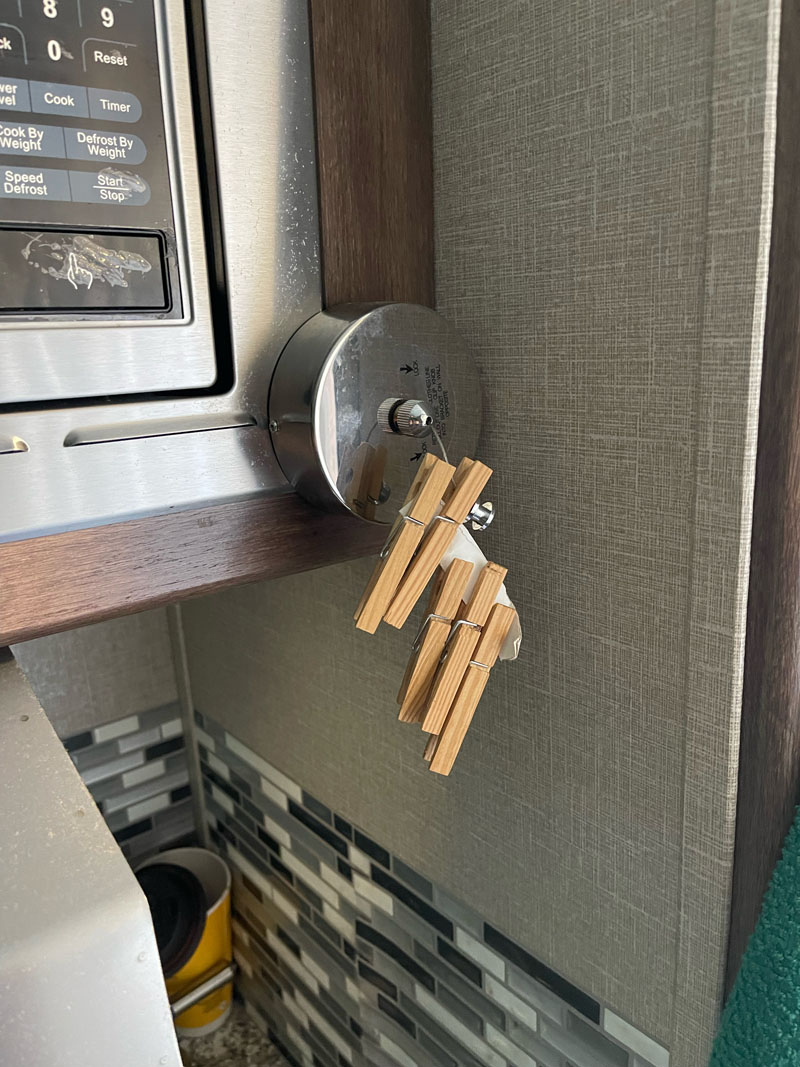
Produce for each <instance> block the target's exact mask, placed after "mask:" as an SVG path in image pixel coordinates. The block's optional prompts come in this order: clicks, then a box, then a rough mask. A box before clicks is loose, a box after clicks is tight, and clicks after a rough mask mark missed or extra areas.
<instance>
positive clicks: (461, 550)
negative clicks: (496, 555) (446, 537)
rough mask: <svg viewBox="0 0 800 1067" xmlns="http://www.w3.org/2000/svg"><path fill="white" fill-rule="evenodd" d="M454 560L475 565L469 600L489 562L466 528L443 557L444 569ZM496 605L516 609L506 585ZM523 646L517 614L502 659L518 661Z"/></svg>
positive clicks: (463, 528) (465, 594) (501, 650)
mask: <svg viewBox="0 0 800 1067" xmlns="http://www.w3.org/2000/svg"><path fill="white" fill-rule="evenodd" d="M454 559H466V560H469V561H470V563H474V564H475V566H474V567H473V568H472V574H471V575H470V578H469V581H468V582H467V589H466V592H465V593H464V599H465V600H469V598H470V596H471V595H472V590H473V589H474V588H475V583H476V582H477V581H478V575H479V574H480V573H481V571H482V570H483V568H484V567H485V566H486V564H487V563H488V562H489V561H488V560H487V558H486V556H484V554H483V552H481V550H480V549H479V548H478V545H477V542H476V541H475V538H474V537H473V536H472V534H471V533H470V532H469V530H468V529H467V528H466V526H459V527H458V530H457V531H456V536H455V537H454V538H453V541H452V544H451V545H450V547H449V548H448V550H447V551H446V552H445V554H444V556H443V557H442V563H441V565H442V567H443V568H444V569H445V570H447V568H448V567H449V566H450V564H451V563H452V562H453V560H454ZM495 603H496V604H508V605H509V606H510V607H512V608H513V607H514V602H513V601H512V600H511V597H510V596H509V595H508V593H507V591H506V587H505V584H504V585H502V586H501V587H500V592H499V593H498V594H497V599H496V600H495ZM521 644H522V627H521V626H520V623H519V613H517V615H516V617H515V619H514V622H513V623H512V624H511V629H510V630H509V631H508V636H507V637H506V639H505V641H504V642H503V647H502V648H501V649H500V659H505V660H511V659H516V658H517V656H518V655H519V649H520V645H521Z"/></svg>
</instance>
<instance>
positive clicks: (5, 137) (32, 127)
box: [0, 120, 64, 159]
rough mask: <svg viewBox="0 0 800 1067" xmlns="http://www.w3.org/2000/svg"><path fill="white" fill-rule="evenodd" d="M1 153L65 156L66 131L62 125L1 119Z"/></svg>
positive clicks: (51, 157) (50, 156)
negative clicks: (42, 124) (44, 124)
mask: <svg viewBox="0 0 800 1067" xmlns="http://www.w3.org/2000/svg"><path fill="white" fill-rule="evenodd" d="M0 155H3V156H48V157H49V158H50V159H63V158H64V131H63V130H62V129H61V127H60V126H39V125H38V124H34V123H32V122H18V121H16V120H15V121H12V122H6V121H4V120H0Z"/></svg>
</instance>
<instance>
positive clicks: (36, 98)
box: [0, 0, 321, 540]
mask: <svg viewBox="0 0 800 1067" xmlns="http://www.w3.org/2000/svg"><path fill="white" fill-rule="evenodd" d="M0 46H1V47H2V51H0V540H16V539H19V538H27V537H31V536H38V535H41V534H44V533H48V532H52V531H54V530H56V529H57V530H65V529H71V528H76V527H80V526H85V525H94V524H99V523H107V522H112V521H116V520H120V519H124V518H131V517H134V516H140V515H147V514H154V513H158V512H161V511H165V510H170V509H175V508H188V507H193V506H198V505H202V504H206V503H210V502H216V501H224V500H230V499H240V498H246V497H248V496H253V495H257V494H260V493H263V492H264V491H267V490H270V489H273V488H282V487H284V486H286V479H285V478H284V477H283V475H282V474H281V472H280V469H279V467H278V465H277V463H276V461H275V458H274V455H273V452H272V448H271V445H270V441H269V432H268V428H267V426H266V411H267V391H268V386H269V380H270V377H271V374H272V371H273V369H274V366H275V362H276V360H277V358H278V355H279V354H280V352H281V350H282V348H283V346H284V345H285V344H286V341H287V340H288V338H289V337H291V335H292V333H293V332H294V331H295V330H296V329H297V328H298V327H299V325H300V324H302V323H303V322H304V321H306V320H307V319H308V318H309V317H310V316H312V315H313V314H314V313H315V312H317V311H319V310H320V308H321V284H320V269H319V230H318V207H317V188H316V166H315V151H314V126H313V102H312V87H311V57H310V46H309V35H308V16H307V6H306V4H305V3H301V2H296V0H280V2H276V3H270V4H257V3H241V4H240V3H233V4H232V3H227V2H225V0H205V3H203V4H200V3H193V4H189V5H188V6H187V7H186V8H185V7H184V5H183V3H182V2H181V0H136V2H135V3H132V2H130V0H0Z"/></svg>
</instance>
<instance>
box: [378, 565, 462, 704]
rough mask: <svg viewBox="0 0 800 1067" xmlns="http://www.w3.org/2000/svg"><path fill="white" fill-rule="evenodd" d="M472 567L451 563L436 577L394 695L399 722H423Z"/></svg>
mask: <svg viewBox="0 0 800 1067" xmlns="http://www.w3.org/2000/svg"><path fill="white" fill-rule="evenodd" d="M474 566H475V564H474V563H470V561H469V560H466V559H454V560H453V562H452V563H451V564H450V566H449V567H448V568H447V570H446V571H442V572H441V573H440V575H439V578H438V580H437V582H436V584H435V586H434V588H433V592H432V593H431V597H430V601H429V603H428V611H427V614H426V616H425V620H424V622H423V623H422V626H421V627H420V631H419V634H418V635H417V639H416V641H415V642H414V650H413V654H412V657H411V659H410V660H409V661H408V667H407V668H406V673H405V677H404V678H403V684H402V685H401V686H400V692H399V693H398V694H397V703H398V704H400V715H399V716H398V717H399V719H400V721H401V722H421V720H422V718H423V715H424V712H425V707H426V705H427V702H428V696H429V694H430V688H431V685H432V683H433V679H434V676H435V674H436V668H437V667H438V665H439V660H440V659H441V656H442V652H444V646H445V643H446V641H447V637H448V634H449V633H450V626H451V624H452V622H453V620H454V619H455V617H456V615H458V613H459V611H460V609H461V602H462V600H463V599H464V592H465V590H466V588H467V582H468V581H469V578H470V575H471V574H472V571H473V569H474Z"/></svg>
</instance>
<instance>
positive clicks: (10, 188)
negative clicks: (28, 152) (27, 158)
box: [0, 163, 71, 200]
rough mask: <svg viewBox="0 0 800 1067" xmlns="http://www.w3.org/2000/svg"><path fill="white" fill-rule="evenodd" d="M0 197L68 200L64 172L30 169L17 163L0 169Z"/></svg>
mask: <svg viewBox="0 0 800 1067" xmlns="http://www.w3.org/2000/svg"><path fill="white" fill-rule="evenodd" d="M0 175H2V181H0V197H2V198H3V199H5V200H69V199H71V198H70V195H69V178H68V177H67V172H66V171H65V170H52V169H50V168H48V167H31V166H28V165H26V164H25V163H19V164H17V165H15V166H13V167H2V168H0Z"/></svg>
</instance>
